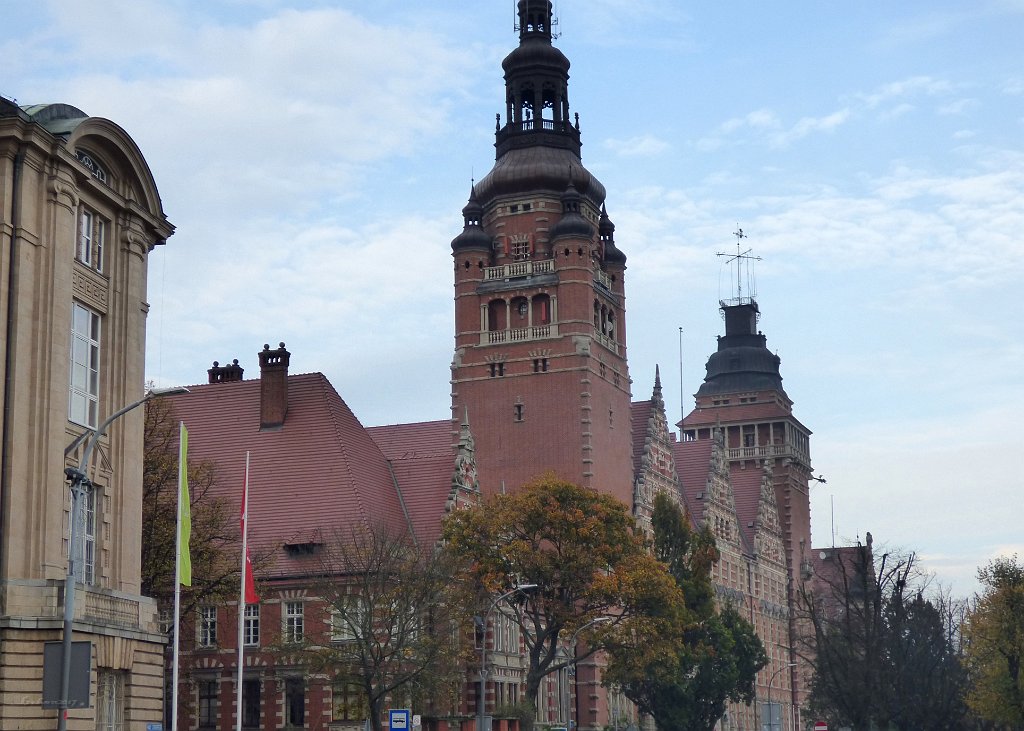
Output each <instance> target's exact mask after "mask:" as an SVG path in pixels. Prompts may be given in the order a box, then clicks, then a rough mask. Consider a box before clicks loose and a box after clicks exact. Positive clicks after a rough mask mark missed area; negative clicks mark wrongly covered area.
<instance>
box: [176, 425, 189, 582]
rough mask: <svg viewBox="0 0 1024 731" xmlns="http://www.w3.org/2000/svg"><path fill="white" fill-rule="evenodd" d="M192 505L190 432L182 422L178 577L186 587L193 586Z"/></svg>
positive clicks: (180, 438) (179, 451)
mask: <svg viewBox="0 0 1024 731" xmlns="http://www.w3.org/2000/svg"><path fill="white" fill-rule="evenodd" d="M191 538H192V503H191V501H190V500H189V497H188V430H187V429H185V422H181V433H180V437H179V442H178V577H179V580H180V581H181V583H182V584H183V585H185V586H192V554H191V552H190V551H189V545H188V544H189V541H190V540H191Z"/></svg>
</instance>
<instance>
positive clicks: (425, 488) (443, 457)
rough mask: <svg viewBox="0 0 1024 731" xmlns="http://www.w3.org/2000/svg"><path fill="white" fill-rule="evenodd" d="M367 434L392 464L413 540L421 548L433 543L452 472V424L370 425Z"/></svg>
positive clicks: (442, 515) (437, 532) (439, 525)
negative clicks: (417, 542)
mask: <svg viewBox="0 0 1024 731" xmlns="http://www.w3.org/2000/svg"><path fill="white" fill-rule="evenodd" d="M366 432H367V433H368V434H369V435H370V437H371V438H372V439H373V440H374V441H375V442H376V443H377V446H379V447H380V449H381V451H382V452H383V453H384V456H385V457H386V458H387V460H388V462H389V463H390V464H391V468H392V470H393V471H394V474H395V478H396V479H397V481H398V485H399V492H400V496H401V499H402V502H403V504H404V506H405V509H406V510H407V511H408V513H409V517H410V520H411V521H412V525H413V532H414V533H415V535H416V539H417V540H418V541H419V542H420V544H421V545H428V544H429V543H433V542H434V541H436V540H437V539H438V537H439V536H440V532H441V520H442V518H444V516H445V505H446V503H447V500H448V496H449V494H450V493H451V489H452V473H453V472H454V470H455V447H454V445H455V442H456V436H455V435H454V434H453V433H452V422H451V421H449V420H442V421H424V422H419V423H415V424H392V425H390V426H371V427H369V428H367V430H366Z"/></svg>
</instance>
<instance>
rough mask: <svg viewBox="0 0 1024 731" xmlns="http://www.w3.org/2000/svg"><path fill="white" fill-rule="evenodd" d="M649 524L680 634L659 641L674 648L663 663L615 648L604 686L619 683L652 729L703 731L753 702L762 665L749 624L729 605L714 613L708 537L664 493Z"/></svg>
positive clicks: (712, 547) (761, 651)
mask: <svg viewBox="0 0 1024 731" xmlns="http://www.w3.org/2000/svg"><path fill="white" fill-rule="evenodd" d="M652 523H653V527H654V555H655V556H656V557H657V558H658V559H659V560H660V561H662V562H663V563H664V564H665V565H667V566H668V567H669V571H670V573H671V575H672V577H673V579H674V581H675V583H676V585H677V586H678V587H679V588H680V590H681V591H682V594H683V596H684V597H685V604H684V608H683V612H682V616H683V622H681V623H680V624H678V625H677V626H678V629H679V635H678V636H677V637H674V638H673V637H666V638H664V640H665V642H666V644H667V645H668V646H670V647H673V648H675V650H674V652H673V653H672V654H671V656H670V657H669V658H667V660H666V659H665V658H652V657H645V656H643V655H637V654H636V653H635V652H634V648H633V647H631V646H624V647H615V648H614V649H613V650H612V652H611V655H610V663H609V667H608V670H607V672H606V673H605V681H606V682H608V683H615V684H617V685H619V686H621V688H622V691H623V693H624V694H625V695H626V697H627V698H629V699H630V700H632V701H633V702H634V703H636V704H637V706H638V707H639V708H640V710H641V711H643V712H644V713H647V714H649V715H650V716H651V717H652V718H653V719H654V721H655V723H656V724H657V726H658V728H659V729H665V730H666V731H667V730H668V729H682V728H686V729H694V730H695V731H696V730H704V729H708V730H709V729H712V728H714V725H715V723H716V722H717V721H718V719H720V718H721V717H722V714H723V713H724V712H725V705H726V703H727V702H728V701H734V702H737V701H744V702H750V701H752V700H753V698H754V682H755V680H756V678H757V672H758V671H759V670H760V669H761V668H763V667H764V666H765V664H767V661H768V660H767V657H766V655H765V652H764V646H763V645H762V644H761V640H760V639H758V637H757V634H756V632H755V631H754V628H753V627H752V626H751V625H750V623H749V622H747V621H746V620H745V619H743V617H742V616H740V614H739V613H738V612H737V611H736V610H735V609H734V608H733V607H731V606H729V605H726V606H725V607H723V608H722V609H721V611H718V610H717V609H716V606H715V592H714V585H713V583H712V580H711V571H712V568H713V566H714V563H715V561H716V560H717V559H718V550H717V548H716V546H715V539H714V536H713V535H712V534H711V532H710V531H709V530H708V529H707V528H706V527H705V528H703V529H701V530H694V529H693V528H692V527H691V525H690V520H689V518H688V517H687V516H686V514H685V513H684V512H683V511H682V510H680V508H679V506H678V505H677V504H676V503H675V502H674V501H673V500H671V499H670V498H669V497H668V496H667V495H665V494H661V495H658V496H657V497H656V498H655V502H654V514H653V516H652ZM651 660H654V662H653V663H652V662H651Z"/></svg>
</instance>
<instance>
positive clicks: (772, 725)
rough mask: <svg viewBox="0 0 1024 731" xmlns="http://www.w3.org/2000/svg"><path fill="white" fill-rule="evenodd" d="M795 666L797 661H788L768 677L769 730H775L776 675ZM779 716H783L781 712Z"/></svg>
mask: <svg viewBox="0 0 1024 731" xmlns="http://www.w3.org/2000/svg"><path fill="white" fill-rule="evenodd" d="M795 667H796V663H795V662H790V663H786V664H785V665H783V666H782V667H780V668H778V669H776V671H775V672H774V673H772V677H770V678H769V679H768V731H775V721H774V716H775V714H774V713H773V712H772V683H774V682H775V677H776V676H777V675H778V674H779V673H781V672H782V671H783V670H789V669H790V668H795ZM779 716H782V713H781V712H780V713H779ZM779 721H780V722H781V721H782V719H781V718H780V719H779ZM761 726H762V727H763V726H764V723H762V724H761Z"/></svg>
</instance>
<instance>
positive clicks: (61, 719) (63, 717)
mask: <svg viewBox="0 0 1024 731" xmlns="http://www.w3.org/2000/svg"><path fill="white" fill-rule="evenodd" d="M178 393H188V389H187V388H185V387H184V386H173V387H169V388H154V389H152V390H151V391H148V392H147V393H146V395H145V396H144V397H143V398H140V399H139V400H138V401H135V402H133V403H130V404H128V405H127V406H125V407H124V408H123V409H119V410H118V411H115V412H114V413H113V414H111V415H110V416H109V417H107V420H106V421H104V422H103V423H102V424H100V425H99V427H97V428H96V429H91V430H88V431H86V432H84V433H83V434H81V435H80V436H79V437H78V438H76V439H75V440H74V441H73V442H71V444H69V445H68V447H67V449H65V450H64V455H65V456H67V455H68V454H70V453H71V452H72V451H73V450H74V449H75V448H76V447H77V446H78V445H79V444H81V443H82V442H84V441H86V439H88V441H86V444H85V449H84V450H83V451H82V459H81V460H79V463H78V467H67V468H65V470H64V474H65V476H66V477H67V478H68V482H70V483H71V535H70V536H69V538H68V574H67V576H66V577H65V579H64V635H63V637H62V650H61V658H60V662H61V665H60V700H59V702H58V703H59V705H58V709H59V715H58V716H57V731H66V729H67V726H68V691H69V689H70V687H71V633H72V624H73V623H74V618H75V556H76V555H77V554H78V548H79V546H78V541H79V539H80V536H79V535H78V521H79V516H78V512H79V506H80V505H81V501H82V496H83V493H84V492H85V489H86V488H87V487H92V481H91V480H89V477H88V474H87V473H88V470H89V459H90V458H91V457H92V451H93V449H95V448H96V443H97V442H98V441H99V440H100V437H102V436H103V435H104V434H106V433H107V429H108V428H109V427H110V425H111V424H113V423H114V421H116V420H117V419H119V418H121V417H122V416H124V415H125V414H127V413H128V412H129V411H131V410H132V409H135V408H138V407H139V406H142V404H144V403H146V402H147V401H149V400H150V399H153V398H156V397H157V396H170V395H173V394H178Z"/></svg>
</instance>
